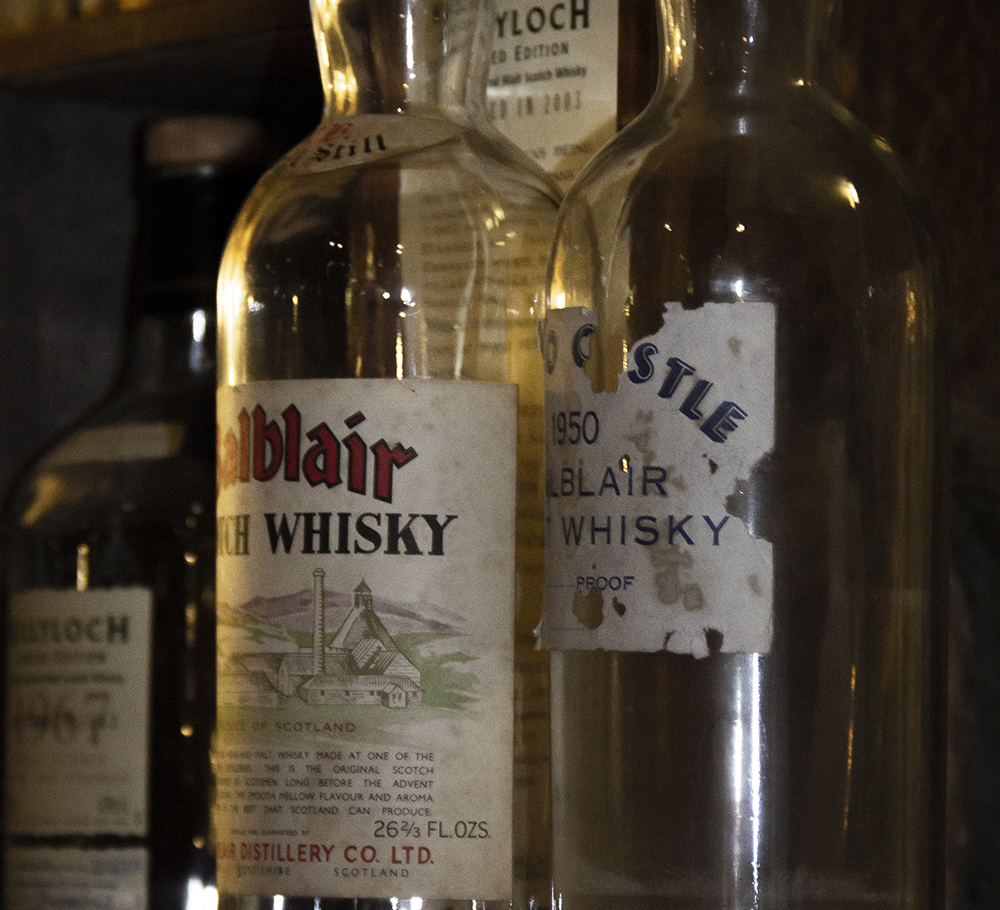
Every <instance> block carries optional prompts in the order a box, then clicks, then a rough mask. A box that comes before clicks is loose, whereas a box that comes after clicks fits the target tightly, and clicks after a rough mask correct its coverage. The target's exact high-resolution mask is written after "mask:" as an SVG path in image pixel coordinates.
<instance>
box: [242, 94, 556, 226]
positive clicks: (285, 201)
mask: <svg viewBox="0 0 1000 910" xmlns="http://www.w3.org/2000/svg"><path fill="white" fill-rule="evenodd" d="M358 193H363V194H365V195H366V196H368V197H371V196H373V195H374V196H375V197H381V198H382V200H384V201H385V202H386V203H388V202H390V201H391V202H392V203H393V204H394V205H395V204H397V203H403V202H405V207H406V209H407V210H408V211H413V212H414V213H416V212H417V211H418V210H419V208H420V207H421V206H428V207H430V206H435V207H440V206H441V205H449V204H450V205H452V206H453V207H455V208H456V209H463V210H466V211H469V212H470V213H476V214H478V209H479V208H488V209H492V208H495V207H497V206H498V205H501V206H503V207H504V210H505V213H506V216H507V217H508V218H511V219H516V218H518V217H524V218H528V217H530V218H545V217H554V215H555V211H556V209H557V208H558V205H559V201H560V198H559V191H558V189H557V188H556V187H555V185H554V184H553V183H552V181H551V180H550V179H549V178H548V177H547V176H546V175H545V174H544V173H543V172H542V171H541V170H539V169H538V168H537V167H535V166H534V165H533V164H532V163H531V162H530V161H529V160H528V159H527V158H525V157H524V156H523V155H522V154H521V153H519V152H518V151H517V150H516V149H514V148H513V147H512V146H510V145H509V143H506V142H505V141H504V140H502V138H501V137H499V136H493V135H492V134H490V133H488V132H482V131H480V130H478V129H475V128H472V127H470V126H468V125H464V124H460V123H457V122H455V121H452V120H446V119H442V118H431V117H422V116H414V115H391V114H382V115H368V116H365V117H358V118H355V119H354V120H351V121H344V122H340V121H334V122H324V123H323V124H321V125H320V126H319V127H318V128H317V129H316V130H314V131H313V132H312V133H311V134H310V135H309V136H308V137H306V138H305V139H304V140H303V141H302V142H300V143H299V144H298V145H297V146H295V148H293V149H292V150H290V151H289V152H288V153H287V154H286V155H285V156H283V158H282V159H281V160H280V161H279V162H278V163H277V164H276V165H275V166H274V167H272V168H271V169H270V170H269V171H268V172H267V173H266V174H265V175H264V177H262V178H261V180H260V181H259V182H258V184H257V186H256V187H255V189H254V191H253V193H252V194H251V196H250V199H249V200H248V204H247V205H246V206H245V207H244V211H243V213H242V215H241V218H240V221H241V222H242V223H243V224H244V225H248V224H254V225H255V226H256V227H257V228H258V229H265V230H266V229H267V224H268V223H271V222H274V221H275V220H277V221H278V222H280V224H281V225H283V227H284V228H285V229H286V230H287V227H288V220H287V219H288V218H289V217H294V215H295V213H297V212H298V211H299V210H302V209H308V208H309V207H310V206H312V207H315V206H316V205H317V204H319V205H322V206H323V207H324V208H325V209H326V210H327V211H330V210H333V209H336V208H337V207H338V206H339V205H347V204H350V203H352V202H353V201H354V197H356V195H357V194H358Z"/></svg>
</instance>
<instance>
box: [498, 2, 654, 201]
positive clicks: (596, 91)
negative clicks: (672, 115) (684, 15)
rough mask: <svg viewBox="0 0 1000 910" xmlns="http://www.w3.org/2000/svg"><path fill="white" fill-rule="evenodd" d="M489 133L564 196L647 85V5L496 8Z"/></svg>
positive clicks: (635, 107)
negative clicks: (520, 151)
mask: <svg viewBox="0 0 1000 910" xmlns="http://www.w3.org/2000/svg"><path fill="white" fill-rule="evenodd" d="M492 28H493V47H492V51H491V53H490V76H489V85H488V87H487V90H486V97H487V100H488V102H489V107H488V110H489V115H490V119H491V120H492V121H493V125H494V126H495V127H496V128H497V129H498V130H499V131H500V132H501V133H503V134H504V135H505V136H506V137H507V138H508V139H510V140H511V141H512V142H513V143H514V144H515V145H517V146H518V147H519V148H521V149H523V150H524V151H525V152H527V153H528V154H529V155H530V156H531V157H532V158H533V159H534V160H535V162H537V164H538V165H539V166H541V167H542V168H544V169H545V170H546V171H548V172H549V173H550V174H551V175H552V177H553V179H555V180H556V182H557V183H558V184H559V185H560V187H562V188H563V190H565V189H567V188H568V187H569V185H570V184H571V183H572V181H573V179H574V177H576V175H577V174H578V173H579V172H580V170H581V168H583V166H584V165H585V164H586V163H587V162H588V161H589V160H590V159H591V158H592V157H593V156H594V154H595V153H596V152H597V150H598V149H600V148H601V146H603V145H604V144H605V143H606V142H607V141H608V140H609V139H610V138H611V137H612V136H613V135H614V134H615V132H616V130H619V129H621V128H622V127H623V126H625V124H626V123H629V122H630V121H631V120H632V119H633V118H634V117H635V116H636V115H637V114H638V113H639V112H640V111H641V110H642V109H643V107H645V105H646V103H647V102H648V101H649V99H650V97H651V95H652V94H653V90H654V88H655V87H656V78H657V70H658V67H657V31H656V0H555V2H549V3H538V2H537V0H499V2H498V3H497V5H496V10H495V15H494V21H493V26H492Z"/></svg>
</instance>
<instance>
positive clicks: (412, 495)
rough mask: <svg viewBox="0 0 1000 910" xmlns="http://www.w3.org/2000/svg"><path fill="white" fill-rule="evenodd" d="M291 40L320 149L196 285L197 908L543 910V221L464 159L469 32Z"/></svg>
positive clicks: (479, 164)
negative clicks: (201, 595) (203, 683)
mask: <svg viewBox="0 0 1000 910" xmlns="http://www.w3.org/2000/svg"><path fill="white" fill-rule="evenodd" d="M312 14H313V21H314V26H315V34H316V38H317V44H318V57H319V63H320V71H321V78H322V83H323V87H324V91H325V100H326V104H325V111H324V115H323V118H322V120H321V122H320V124H319V125H318V126H317V128H316V129H315V130H314V131H313V132H312V133H311V134H310V135H309V136H308V137H307V138H306V139H304V140H303V141H302V142H301V143H300V144H299V145H297V146H296V147H295V148H293V149H292V150H291V151H289V152H288V153H287V154H286V155H285V156H284V157H283V158H282V160H281V161H279V162H278V163H277V164H276V165H275V166H274V167H273V168H272V169H271V170H270V171H269V172H268V173H267V174H266V175H265V176H264V177H263V178H262V179H261V181H260V182H259V184H258V185H257V187H256V188H255V190H254V192H253V193H252V194H251V196H250V198H249V199H248V201H247V204H246V206H245V207H244V209H243V211H242V213H241V214H240V216H239V218H238V219H237V222H236V224H235V225H234V228H233V231H232V234H231V237H230V240H229V242H228V244H227V247H226V251H225V253H224V256H223V261H222V267H221V269H220V275H219V320H220V321H219V326H220V339H219V345H220V372H219V388H218V390H217V399H218V421H217V422H218V439H219V444H218V490H219V495H218V502H217V509H218V515H219V557H218V586H217V590H218V655H219V657H218V733H217V740H216V747H215V751H214V763H215V772H216V784H217V791H216V799H215V829H216V834H217V841H218V848H217V856H218V875H219V896H220V906H221V907H222V908H228V910H233V908H263V907H268V908H270V907H272V906H278V905H281V906H283V907H284V908H286V910H288V908H313V907H325V908H329V907H355V906H357V905H358V903H359V902H362V903H363V905H364V906H366V907H377V908H382V907H384V908H386V910H389V908H396V907H404V908H407V907H408V908H411V910H416V908H418V907H421V906H423V907H425V908H426V907H429V906H455V907H459V906H463V905H464V906H471V903H470V902H471V901H487V902H491V903H492V902H503V903H504V905H510V904H511V902H513V903H515V904H516V905H517V906H524V907H526V906H528V904H529V903H530V902H535V903H538V902H542V901H544V902H546V903H547V901H548V897H549V893H550V882H549V879H548V877H547V876H548V872H547V842H548V831H549V827H548V819H547V816H546V814H545V813H546V811H547V805H548V800H547V778H548V769H547V745H548V733H547V676H546V673H547V662H546V661H545V660H544V659H543V658H542V657H541V656H540V655H539V654H537V652H535V651H534V649H533V646H532V631H533V629H534V627H535V626H536V625H537V623H538V621H539V618H540V609H541V607H540V604H541V594H542V585H543V582H542V569H543V565H542V560H543V557H542V541H543V539H544V529H543V524H542V522H543V506H544V500H543V496H542V477H543V469H542V455H541V444H542V439H541V436H542V419H541V418H542V405H543V402H542V362H541V356H540V352H539V349H538V335H537V321H538V318H539V316H540V307H541V305H542V299H543V296H544V283H545V268H546V260H547V256H548V252H549V249H550V245H551V237H552V231H553V229H554V223H555V211H556V197H557V190H556V189H555V188H554V186H553V185H552V184H551V183H550V182H549V181H548V180H547V179H546V177H545V176H544V174H543V173H542V172H541V171H536V170H534V169H533V168H531V166H530V163H529V162H527V161H525V160H524V157H523V156H522V155H520V154H519V153H517V152H516V150H515V149H512V148H509V146H508V144H507V143H503V142H499V143H498V142H494V141H493V140H492V139H491V138H490V134H491V130H490V128H489V123H488V121H487V120H486V117H485V87H486V70H487V65H488V54H489V47H488V38H489V26H490V17H489V15H488V13H487V10H486V8H485V5H480V4H479V3H478V2H468V0H464V2H463V0H448V2H440V0H433V2H431V0H387V2H381V3H369V2H363V0H340V2H333V0H314V2H313V4H312ZM443 901H447V902H448V903H447V904H443V903H440V902H443ZM498 906H499V904H498Z"/></svg>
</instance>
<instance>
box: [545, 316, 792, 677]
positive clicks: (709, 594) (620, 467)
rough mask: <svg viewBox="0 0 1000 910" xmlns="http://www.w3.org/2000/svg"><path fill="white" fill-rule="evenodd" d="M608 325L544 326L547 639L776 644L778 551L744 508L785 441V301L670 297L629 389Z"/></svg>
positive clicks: (748, 648)
mask: <svg viewBox="0 0 1000 910" xmlns="http://www.w3.org/2000/svg"><path fill="white" fill-rule="evenodd" d="M599 331H600V327H599V325H598V323H597V319H596V316H595V314H594V313H593V312H591V311H590V310H587V309H585V308H574V309H563V310H554V311H550V312H549V314H548V317H547V319H546V324H545V327H544V331H543V348H544V354H545V359H546V372H547V375H546V394H545V408H546V420H547V424H546V452H547V455H546V598H547V605H546V620H545V635H546V639H547V640H546V642H545V643H546V645H547V646H548V647H550V648H552V649H554V650H594V649H605V650H612V651H658V650H668V651H674V652H678V653H685V654H693V655H694V656H696V657H704V656H707V655H708V654H709V653H710V652H712V651H723V652H742V653H765V652H767V651H769V650H770V647H771V631H772V608H773V580H772V575H773V571H772V554H771V543H770V541H768V540H766V539H764V538H762V537H761V536H759V535H758V534H756V533H755V529H754V527H753V526H752V518H751V516H752V515H753V508H752V503H747V502H746V500H747V499H749V498H750V497H749V496H748V495H747V490H748V488H749V487H750V482H751V480H752V478H753V475H754V471H755V468H757V466H758V465H759V464H760V463H761V462H762V460H763V459H765V457H766V456H767V455H768V453H769V452H770V451H771V449H772V447H773V444H774V397H775V378H774V348H775V307H774V305H773V304H772V303H770V302H766V301H762V302H747V301H740V302H739V303H732V304H714V303H707V304H705V305H704V306H702V307H700V308H697V309H683V308H682V307H681V305H680V304H668V305H667V306H666V308H665V312H664V319H663V325H662V327H661V328H660V329H659V330H658V331H657V332H656V333H654V334H653V335H650V336H649V337H646V338H642V339H640V340H638V341H636V342H634V343H633V344H632V345H631V346H630V347H629V348H628V351H627V360H626V358H625V357H624V356H622V355H619V356H622V366H624V369H622V370H621V372H620V373H619V374H618V375H617V377H616V381H615V377H614V376H613V375H612V377H611V380H609V379H608V377H607V375H605V376H604V378H603V379H602V378H601V370H605V372H606V373H607V372H608V368H607V365H606V364H604V365H600V364H597V359H598V356H599V355H598V351H599V350H600V351H601V352H606V351H608V350H610V349H611V348H612V343H611V342H609V340H608V339H600V338H599V335H598V334H597V333H598V332H599ZM592 349H593V350H592ZM592 354H593V355H594V356H593V362H592V357H591V355H592ZM623 354H624V352H623ZM601 356H603V357H604V358H606V357H607V355H606V354H605V353H602V354H601ZM610 372H611V373H612V374H613V370H611V371H610ZM612 386H616V387H614V388H610V387H612ZM595 387H596V388H597V390H595ZM604 388H608V389H609V390H608V391H605V390H603V389H604Z"/></svg>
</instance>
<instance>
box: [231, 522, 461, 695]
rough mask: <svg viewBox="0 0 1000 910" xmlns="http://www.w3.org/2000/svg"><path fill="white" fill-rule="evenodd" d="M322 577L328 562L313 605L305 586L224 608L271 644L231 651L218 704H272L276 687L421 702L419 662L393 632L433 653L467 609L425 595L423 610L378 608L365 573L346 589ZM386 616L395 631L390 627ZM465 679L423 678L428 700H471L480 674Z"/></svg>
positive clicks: (418, 650) (457, 655) (286, 691)
mask: <svg viewBox="0 0 1000 910" xmlns="http://www.w3.org/2000/svg"><path fill="white" fill-rule="evenodd" d="M438 530H439V531H443V528H439V529H438ZM325 576H326V573H325V572H324V571H323V569H320V568H317V569H316V570H315V571H314V572H313V582H314V584H313V590H312V599H311V604H309V605H307V604H306V603H305V599H306V596H307V594H308V592H306V591H302V592H292V593H290V594H289V595H288V596H287V597H276V598H254V600H253V601H251V602H250V603H247V604H242V605H240V606H239V607H238V608H236V609H234V610H232V611H230V615H228V616H227V615H220V618H219V621H220V623H223V624H225V625H228V626H229V627H231V628H236V627H238V628H240V629H241V630H242V632H243V635H244V636H246V637H247V638H248V639H252V640H255V641H261V642H265V643H266V644H265V650H260V651H253V652H248V653H243V654H237V655H234V656H233V657H232V658H231V663H230V665H229V667H228V670H229V672H228V673H227V675H226V687H225V689H224V690H220V694H219V701H220V703H221V704H228V705H239V704H246V703H248V702H249V701H256V702H257V703H260V704H267V703H273V704H275V705H276V704H277V697H278V695H282V696H291V697H295V698H299V699H301V700H302V701H304V702H306V704H310V705H381V706H382V707H386V708H407V707H410V706H413V705H422V704H423V703H424V697H425V688H424V687H421V673H420V670H419V669H418V668H417V666H416V665H415V664H414V662H413V660H411V658H410V657H408V656H407V654H406V653H405V652H404V650H402V649H401V647H400V645H399V644H398V641H397V639H398V640H399V641H403V640H405V641H407V642H408V643H409V646H410V648H409V649H412V653H414V654H420V655H421V657H423V658H424V660H428V659H430V660H431V661H433V656H432V655H433V653H434V649H435V648H437V647H438V646H439V645H440V643H441V641H442V640H443V639H444V638H445V637H447V636H453V635H458V634H460V633H461V617H460V616H459V615H458V614H457V613H454V612H450V611H445V610H443V609H440V608H433V607H431V608H430V610H429V609H428V605H427V604H421V612H420V613H417V612H416V611H415V610H414V609H413V608H412V607H407V606H406V605H400V604H391V603H383V604H379V608H380V610H379V611H377V610H376V609H375V597H374V595H373V593H372V589H371V588H370V587H369V586H368V584H367V583H366V582H365V581H364V579H362V580H361V581H360V582H359V583H358V586H357V587H356V588H355V589H354V591H353V592H352V593H351V596H350V597H348V596H346V595H345V594H344V593H342V592H329V591H326V590H325V586H324V579H325ZM380 611H381V615H380ZM345 614H346V615H345ZM387 623H388V624H389V625H391V626H392V628H393V629H395V630H398V631H397V632H396V633H395V634H391V633H390V631H389V629H388V628H387V626H386V624H387ZM307 626H311V629H312V631H311V632H310V631H309V629H308V628H307ZM310 638H311V641H309V639H310ZM289 647H294V648H296V649H298V650H288V648H289ZM303 648H305V650H302V649H303ZM473 659H474V658H473V657H472V656H470V655H468V654H465V653H462V652H461V651H453V652H451V653H450V654H449V655H448V658H447V660H446V661H444V662H441V663H442V666H448V665H458V664H461V663H464V662H467V661H472V660H473ZM455 678H456V677H452V679H453V681H454V679H455ZM460 679H461V686H460V687H459V688H449V687H447V686H441V685H440V684H438V686H437V687H436V688H434V687H433V686H434V684H433V683H427V682H425V684H424V685H425V687H427V686H428V685H429V686H431V691H430V696H429V698H428V702H429V703H430V704H439V705H440V704H446V705H447V706H448V707H449V708H461V707H462V704H463V703H464V702H465V701H466V700H468V701H472V700H474V699H475V697H476V689H477V685H478V678H477V677H476V675H475V674H474V673H464V674H462V675H461V677H460ZM272 690H273V691H272Z"/></svg>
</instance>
